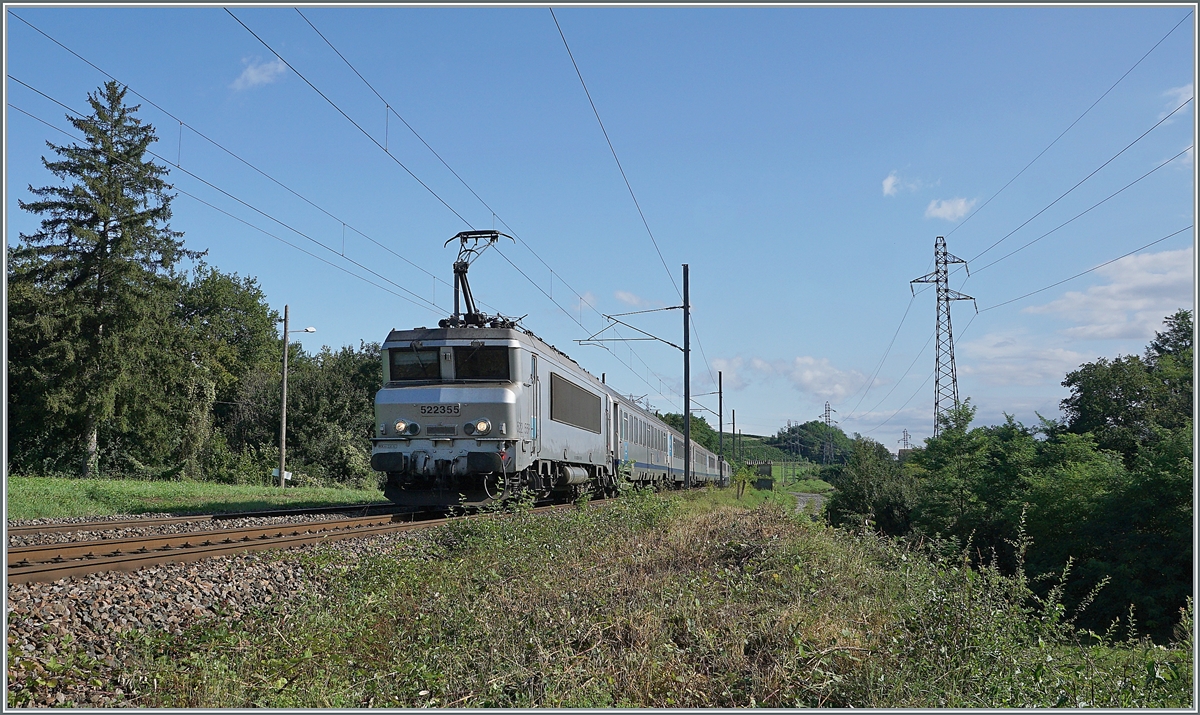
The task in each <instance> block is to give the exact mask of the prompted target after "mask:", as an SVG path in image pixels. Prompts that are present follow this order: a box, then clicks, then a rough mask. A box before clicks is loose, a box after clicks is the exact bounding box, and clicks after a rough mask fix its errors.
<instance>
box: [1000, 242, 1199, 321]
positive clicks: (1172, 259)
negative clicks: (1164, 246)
mask: <svg viewBox="0 0 1200 715" xmlns="http://www.w3.org/2000/svg"><path fill="white" fill-rule="evenodd" d="M1194 266H1195V262H1194V257H1193V255H1192V248H1191V246H1189V247H1187V248H1182V249H1179V250H1175V251H1161V252H1159V253H1143V254H1138V255H1133V256H1128V257H1126V258H1122V259H1121V260H1119V261H1116V262H1115V263H1110V264H1109V265H1107V266H1105V267H1104V268H1101V269H1099V270H1098V271H1096V273H1097V274H1099V275H1100V276H1102V277H1105V278H1107V279H1108V282H1107V283H1105V284H1102V285H1094V286H1092V287H1090V288H1088V289H1087V290H1086V291H1083V292H1080V291H1070V292H1068V293H1065V294H1063V295H1062V296H1061V297H1060V298H1058V299H1057V300H1054V301H1051V302H1049V303H1047V304H1045V305H1036V306H1031V307H1028V308H1025V309H1024V310H1023V311H1022V312H1025V313H1050V314H1057V315H1060V316H1062V317H1064V318H1067V319H1069V320H1073V321H1075V322H1076V323H1078V325H1076V326H1075V327H1072V328H1067V329H1066V330H1064V331H1063V333H1064V334H1065V335H1067V336H1068V337H1071V338H1076V339H1091V340H1095V339H1131V338H1136V339H1147V338H1152V337H1154V332H1155V331H1156V330H1159V329H1161V328H1162V320H1163V318H1164V317H1165V316H1167V315H1170V314H1172V313H1174V312H1175V311H1176V310H1178V309H1179V308H1190V307H1192V280H1193V274H1194Z"/></svg>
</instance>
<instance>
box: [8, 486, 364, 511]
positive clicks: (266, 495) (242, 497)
mask: <svg viewBox="0 0 1200 715" xmlns="http://www.w3.org/2000/svg"><path fill="white" fill-rule="evenodd" d="M6 488H7V497H8V518H9V519H39V518H46V517H66V516H104V515H108V514H145V513H154V512H170V513H201V514H204V513H212V512H230V511H254V510H258V509H281V508H287V507H297V508H298V507H306V506H324V505H335V504H361V503H364V502H378V501H383V494H382V492H380V491H378V490H375V489H318V488H313V487H289V488H287V489H280V488H279V487H262V486H249V485H232V484H216V483H213V482H190V481H171V482H166V481H163V482H144V481H135V480H125V479H62V478H54V477H14V476H10V477H8V484H7V485H6Z"/></svg>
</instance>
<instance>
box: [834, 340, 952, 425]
mask: <svg viewBox="0 0 1200 715" xmlns="http://www.w3.org/2000/svg"><path fill="white" fill-rule="evenodd" d="M972 320H974V316H972ZM967 325H970V323H969V322H968V323H967ZM963 332H966V329H965V328H964V329H963V330H962V331H960V332H959V337H962V333H963ZM935 335H937V331H934V332H932V333H930V334H929V337H928V338H927V339H926V340H925V344H924V345H922V346H921V349H920V350H918V351H917V355H916V357H914V358H913V360H912V362H910V363H909V364H908V369H906V370H905V371H904V374H903V375H901V376H900V379H899V380H896V383H895V384H894V385H892V389H890V390H888V393H887V394H886V395H884V396H883V397H882V398H881V399H880V400H879V402H876V403H875V406H874V407H872V408H871V409H869V410H867V412H866V414H868V415H869V414H872V413H873V412H875V410H877V409H879V406H880V405H882V404H883V403H885V402H887V398H889V397H891V396H892V393H893V392H895V391H896V388H897V387H899V386H900V383H902V382H904V378H906V377H908V374H909V373H910V372H912V369H913V367H915V366H916V364H917V361H918V360H920V359H921V358H922V357H923V356H924V355H925V350H926V349H927V348H928V347H929V344H930V343H931V342H933V337H934V336H935ZM909 399H912V398H909ZM905 404H908V403H907V402H905ZM847 420H849V418H847Z"/></svg>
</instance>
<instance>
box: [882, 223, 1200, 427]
mask: <svg viewBox="0 0 1200 715" xmlns="http://www.w3.org/2000/svg"><path fill="white" fill-rule="evenodd" d="M1191 228H1192V226H1185V227H1184V228H1181V229H1179V230H1178V231H1175V232H1174V233H1170V234H1168V235H1166V236H1163V237H1162V238H1159V239H1156V240H1154V241H1151V242H1150V243H1147V244H1145V245H1143V246H1139V247H1138V248H1135V249H1134V250H1132V251H1130V252H1128V253H1125V254H1122V255H1120V256H1117V257H1116V258H1113V259H1112V260H1108V261H1105V262H1104V263H1101V264H1099V265H1096V266H1092V267H1091V268H1089V269H1087V270H1086V271H1081V272H1079V273H1076V274H1075V275H1073V276H1071V277H1070V278H1064V279H1062V280H1060V281H1056V282H1054V283H1051V284H1050V285H1048V286H1045V287H1043V288H1039V289H1037V290H1035V291H1030V292H1029V293H1026V294H1024V295H1021V296H1017V297H1016V298H1012V299H1011V300H1006V301H1004V302H1003V303H997V304H996V305H993V306H989V307H987V308H983V309H981V310H980V311H979V312H980V313H986V312H987V311H989V310H993V309H995V308H1000V307H1002V306H1005V305H1008V304H1010V303H1015V302H1016V301H1018V300H1021V299H1023V298H1028V297H1029V296H1031V295H1036V294H1038V293H1041V292H1043V291H1047V290H1050V289H1051V288H1054V287H1056V286H1060V285H1062V284H1063V283H1066V282H1068V281H1072V280H1075V279H1076V278H1079V277H1080V276H1083V275H1087V274H1088V273H1091V272H1092V271H1095V270H1098V269H1100V268H1103V267H1105V266H1107V265H1110V264H1112V263H1116V262H1117V261H1119V260H1121V259H1122V258H1128V257H1129V256H1132V255H1133V254H1135V253H1139V252H1141V251H1144V250H1146V249H1147V248H1150V247H1151V246H1154V245H1156V244H1159V243H1162V242H1163V241H1166V240H1167V239H1169V238H1173V237H1175V236H1178V235H1179V234H1181V233H1183V232H1184V231H1187V230H1189V229H1191ZM975 317H976V316H974V315H973V316H971V320H970V321H968V322H967V324H966V325H965V326H964V327H963V329H962V330H960V331H959V334H958V335H959V337H960V338H961V337H962V336H963V335H964V334H965V333H966V332H967V330H968V329H969V328H970V327H971V325H972V323H974V322H975ZM932 339H933V336H932V335H931V336H930V338H929V340H927V341H925V347H929V341H930V340H932ZM924 352H925V348H922V349H921V352H919V353H918V354H917V358H916V359H914V360H913V363H912V364H913V365H915V364H916V362H917V359H920V357H921V355H923V354H924ZM911 369H912V365H909V370H911ZM907 376H908V371H905V373H904V377H907ZM904 377H901V378H900V380H898V381H897V382H896V386H899V384H900V382H902V381H903V380H904ZM932 377H933V373H930V375H929V377H927V378H925V382H922V383H921V385H920V386H919V387H917V389H916V391H915V392H913V394H912V395H910V396H909V398H908V399H907V400H905V401H904V404H903V405H901V406H900V408H899V409H897V410H896V411H895V412H893V413H892V414H891V416H889V417H888V418H887V419H886V420H884V421H883V422H880V423H879V424H878V425H876V426H875V427H872V428H871V429H869V430H867V434H870V433H871V432H874V431H875V430H877V429H879V428H880V427H882V426H884V425H885V424H887V423H888V422H889V421H891V419H892V418H893V417H895V416H896V415H898V414H900V411H901V410H903V409H904V408H905V407H906V406H907V405H908V403H909V402H911V401H912V398H913V397H916V396H917V393H919V392H920V391H921V389H922V388H923V387H925V385H926V384H927V383H928V382H929V380H930V379H931V378H932ZM895 389H896V387H895V386H893V387H892V390H893V391H894V390H895ZM888 395H891V392H888ZM888 395H885V396H884V398H883V400H880V403H879V404H883V401H884V400H887V397H888ZM877 407H879V405H876V406H875V408H877ZM875 408H872V409H871V410H870V411H871V412H873V411H874V409H875Z"/></svg>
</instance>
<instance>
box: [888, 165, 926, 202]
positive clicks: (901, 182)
mask: <svg viewBox="0 0 1200 715" xmlns="http://www.w3.org/2000/svg"><path fill="white" fill-rule="evenodd" d="M923 186H925V183H924V182H923V181H921V180H920V179H909V178H906V177H902V176H900V172H898V171H896V170H895V169H893V170H892V173H890V174H888V175H887V177H886V178H885V179H884V180H883V195H884V196H895V195H896V194H898V193H900V192H901V191H916V190H917V189H920V188H922V187H923Z"/></svg>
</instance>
